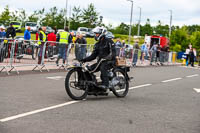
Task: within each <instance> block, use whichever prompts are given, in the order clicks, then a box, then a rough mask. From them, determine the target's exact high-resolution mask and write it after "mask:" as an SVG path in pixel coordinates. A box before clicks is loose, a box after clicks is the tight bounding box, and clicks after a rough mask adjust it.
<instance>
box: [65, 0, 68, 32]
mask: <svg viewBox="0 0 200 133" xmlns="http://www.w3.org/2000/svg"><path fill="white" fill-rule="evenodd" d="M67 5H68V0H66V5H65V22H64V28H65V27H66V21H67Z"/></svg>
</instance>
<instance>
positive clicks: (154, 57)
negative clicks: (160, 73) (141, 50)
mask: <svg viewBox="0 0 200 133" xmlns="http://www.w3.org/2000/svg"><path fill="white" fill-rule="evenodd" d="M157 47H158V44H156V43H154V45H153V46H152V47H151V49H150V51H151V62H150V65H152V63H153V62H154V61H156V52H157Z"/></svg>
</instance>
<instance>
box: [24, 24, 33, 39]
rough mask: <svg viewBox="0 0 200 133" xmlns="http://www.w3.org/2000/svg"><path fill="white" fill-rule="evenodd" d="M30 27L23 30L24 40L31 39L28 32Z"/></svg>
mask: <svg viewBox="0 0 200 133" xmlns="http://www.w3.org/2000/svg"><path fill="white" fill-rule="evenodd" d="M30 30H31V27H29V26H28V27H27V29H26V30H25V32H24V40H30V39H31V33H30Z"/></svg>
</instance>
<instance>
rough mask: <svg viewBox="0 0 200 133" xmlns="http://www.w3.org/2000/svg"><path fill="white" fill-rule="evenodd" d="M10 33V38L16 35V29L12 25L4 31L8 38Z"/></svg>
mask: <svg viewBox="0 0 200 133" xmlns="http://www.w3.org/2000/svg"><path fill="white" fill-rule="evenodd" d="M10 35H11V37H12V38H14V37H15V36H16V31H15V28H14V27H9V28H8V29H7V31H6V38H9V37H10Z"/></svg>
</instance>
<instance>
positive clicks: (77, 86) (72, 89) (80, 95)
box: [65, 69, 87, 100]
mask: <svg viewBox="0 0 200 133" xmlns="http://www.w3.org/2000/svg"><path fill="white" fill-rule="evenodd" d="M80 76H81V74H80V71H78V70H77V69H72V70H70V71H69V72H68V73H67V76H66V79H65V89H66V92H67V94H68V95H69V97H70V98H72V99H74V100H83V99H85V98H86V96H87V91H86V88H84V87H83V86H81V83H80V82H81V81H79V79H81V78H80Z"/></svg>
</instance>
